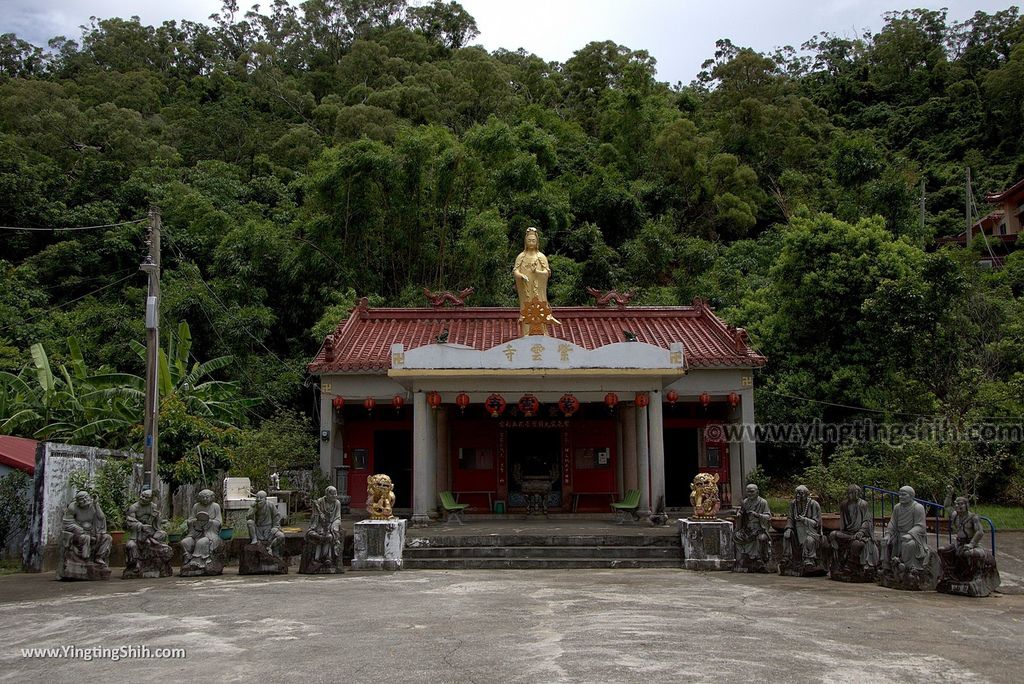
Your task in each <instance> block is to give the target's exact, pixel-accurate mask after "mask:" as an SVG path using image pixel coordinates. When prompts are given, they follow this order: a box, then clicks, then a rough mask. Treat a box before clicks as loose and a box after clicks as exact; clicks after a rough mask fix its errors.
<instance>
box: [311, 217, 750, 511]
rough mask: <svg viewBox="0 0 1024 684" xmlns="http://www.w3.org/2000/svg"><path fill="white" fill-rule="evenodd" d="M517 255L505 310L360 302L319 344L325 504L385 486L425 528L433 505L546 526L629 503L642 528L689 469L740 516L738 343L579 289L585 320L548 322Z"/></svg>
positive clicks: (548, 313) (542, 280) (718, 329)
mask: <svg viewBox="0 0 1024 684" xmlns="http://www.w3.org/2000/svg"><path fill="white" fill-rule="evenodd" d="M526 246H527V247H526V249H525V250H524V252H523V253H522V254H520V255H519V258H518V259H517V261H516V267H515V270H514V271H513V274H514V277H515V278H516V283H517V290H518V292H519V298H520V304H521V306H520V308H519V309H518V310H517V309H514V308H498V307H467V306H464V305H463V302H462V299H460V298H459V297H458V296H456V295H452V294H450V293H444V294H443V295H442V296H440V297H434V301H433V304H434V305H433V306H432V307H430V308H427V307H424V308H371V307H370V306H369V305H368V303H367V300H366V299H363V300H361V301H360V302H359V304H358V305H357V306H356V307H355V309H354V310H353V311H352V312H351V314H350V315H349V317H348V318H347V319H346V320H344V321H342V322H341V323H340V324H339V325H338V326H337V328H336V329H335V330H334V331H333V332H332V333H331V334H330V335H328V336H327V338H326V340H325V341H324V343H323V345H322V346H321V348H320V350H319V352H318V353H317V355H316V357H315V358H314V359H313V360H312V362H311V363H310V364H309V372H310V373H311V374H312V375H316V376H319V379H320V392H321V394H320V416H321V426H320V427H321V431H320V439H321V442H320V465H321V470H322V471H323V473H324V475H326V476H327V477H329V478H330V479H331V480H332V481H333V482H335V483H336V484H337V486H338V490H339V493H340V494H342V495H343V496H344V495H345V494H347V495H348V496H349V497H351V502H352V508H353V509H355V508H359V507H361V503H362V501H363V500H364V499H365V497H366V481H367V478H368V477H369V476H370V475H372V474H374V473H384V474H387V475H390V476H391V479H392V480H393V482H394V484H395V494H396V497H397V498H396V502H395V509H396V511H398V512H400V513H405V514H411V516H412V520H413V522H426V521H427V520H428V519H429V518H430V517H433V516H436V512H437V508H438V500H439V494H440V492H443V491H450V492H452V494H453V495H454V496H455V497H456V498H457V499H458V500H459V501H460V502H462V503H468V504H470V505H471V506H472V508H471V509H470V510H469V511H468V514H469V515H472V514H473V513H502V512H516V511H525V510H527V509H528V507H530V506H531V504H533V505H534V507H536V506H535V504H536V503H537V501H538V498H539V499H540V500H541V503H542V505H543V508H544V509H545V510H546V511H548V512H565V513H569V512H598V511H599V512H609V511H610V508H609V504H610V503H611V502H612V501H618V500H620V499H621V498H622V497H623V495H624V494H625V493H626V492H628V491H629V490H631V489H639V490H640V506H639V511H638V512H639V513H640V514H645V513H649V512H650V511H652V510H659V509H662V508H668V509H671V508H680V507H686V506H689V494H690V486H689V485H690V482H691V481H692V479H693V476H694V475H695V474H696V473H697V472H698V471H704V472H711V473H717V474H718V475H719V486H720V488H721V497H722V499H723V501H724V502H726V503H728V502H730V501H739V500H740V498H741V491H742V487H743V479H744V475H745V474H746V473H748V472H750V471H751V470H753V468H754V467H755V466H756V465H757V455H756V453H755V448H754V447H755V445H754V436H753V434H752V427H753V425H754V379H753V372H754V370H755V369H757V368H759V367H761V366H763V365H764V364H765V362H766V359H765V357H764V356H762V355H761V354H759V353H758V352H757V351H755V350H754V349H752V348H751V346H750V343H749V341H748V339H747V336H746V333H745V331H744V330H743V329H741V328H732V327H730V326H728V325H726V324H725V323H724V322H723V321H722V320H721V319H720V318H718V317H717V316H716V315H715V314H714V312H713V311H712V310H711V308H710V307H709V306H708V305H707V303H706V302H704V301H703V300H700V299H697V300H694V302H693V305H692V306H679V307H640V306H637V307H633V306H628V304H627V301H628V297H622V296H621V295H617V294H616V293H614V292H613V293H608V294H606V295H603V296H602V295H601V293H597V292H592V294H594V295H595V300H596V301H595V305H594V306H589V307H564V308H556V309H552V308H551V307H550V306H549V305H548V303H547V296H546V292H545V290H546V284H547V275H548V273H549V272H550V271H549V268H548V265H547V261H546V259H545V258H544V256H543V254H541V253H540V252H539V251H538V250H537V238H536V235H535V232H534V235H531V234H530V232H529V231H528V232H527V238H526ZM463 294H465V293H463ZM601 304H604V305H603V306H601ZM730 425H735V426H741V425H742V426H747V427H748V428H749V429H747V430H735V429H729V428H730Z"/></svg>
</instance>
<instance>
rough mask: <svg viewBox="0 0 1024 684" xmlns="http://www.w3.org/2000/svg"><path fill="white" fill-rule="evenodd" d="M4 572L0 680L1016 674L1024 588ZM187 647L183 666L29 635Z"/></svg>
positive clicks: (767, 579)
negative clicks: (74, 656)
mask: <svg viewBox="0 0 1024 684" xmlns="http://www.w3.org/2000/svg"><path fill="white" fill-rule="evenodd" d="M230 573H231V571H229V573H228V574H225V575H224V576H222V577H215V578H205V579H179V578H168V579H164V580H137V581H132V582H128V581H121V580H111V581H109V582H103V583H100V582H93V583H64V582H56V581H53V575H52V574H42V575H12V576H8V577H0V615H3V623H2V624H3V626H4V627H5V629H3V630H0V682H27V681H48V682H65V681H73V682H77V683H81V682H94V681H116V680H122V681H124V680H133V681H134V680H148V679H151V678H152V679H156V678H158V677H159V678H160V680H162V681H174V682H189V681H227V682H235V681H250V682H279V681H328V680H330V681H346V682H347V681H352V682H363V681H371V680H373V681H377V682H383V683H387V682H421V681H433V682H492V681H509V682H575V681H586V682H606V681H607V682H684V681H724V682H733V681H743V682H749V681H758V680H763V681H809V682H810V681H822V682H840V681H842V682H846V681H881V680H888V679H893V680H895V679H900V680H906V681H920V682H937V681H938V682H953V681H956V682H1017V681H1020V680H1021V676H1020V667H1021V662H1022V660H1021V656H1022V654H1024V596H1020V595H996V596H993V597H990V598H986V599H969V598H961V597H953V596H945V595H940V594H936V593H910V592H899V591H895V590H889V589H882V588H880V587H876V586H874V585H847V584H841V583H838V582H831V581H829V580H827V579H825V578H815V579H799V578H788V577H777V576H768V575H735V574H732V573H727V572H721V573H696V572H687V571H684V570H637V571H634V570H592V571H564V570H563V571H547V570H533V571H531V570H524V571H514V570H504V571H482V570H475V571H471V570H467V571H453V572H445V571H426V570H421V571H404V572H398V573H369V572H349V573H346V574H345V575H342V576H335V577H305V576H297V575H288V576H285V577H266V578H259V577H239V576H237V575H234V574H230ZM67 645H77V646H79V647H85V646H92V645H103V646H108V647H119V646H127V645H145V646H148V647H149V648H151V649H153V648H163V647H183V648H185V649H187V658H186V659H184V660H122V661H118V662H111V661H109V660H94V661H92V662H84V661H81V660H56V659H28V658H24V657H22V656H21V654H20V649H22V648H27V647H46V646H67Z"/></svg>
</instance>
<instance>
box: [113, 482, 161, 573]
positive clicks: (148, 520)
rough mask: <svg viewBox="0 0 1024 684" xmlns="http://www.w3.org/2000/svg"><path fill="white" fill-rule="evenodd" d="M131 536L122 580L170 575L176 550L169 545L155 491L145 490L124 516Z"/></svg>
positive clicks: (126, 547)
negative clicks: (154, 495) (161, 524)
mask: <svg viewBox="0 0 1024 684" xmlns="http://www.w3.org/2000/svg"><path fill="white" fill-rule="evenodd" d="M125 524H126V525H127V526H128V533H129V539H128V543H127V544H125V546H124V555H125V566H124V572H123V573H121V579H138V578H140V577H170V576H171V575H173V574H174V572H173V571H172V570H171V556H172V555H174V550H173V549H172V548H171V547H170V545H169V544H167V533H166V532H165V531H164V530H162V529H161V528H160V509H159V508H158V507H157V505H156V504H154V503H153V492H152V490H149V489H144V490H142V493H141V494H139V500H138V501H136V502H135V503H133V504H132V505H131V506H129V507H128V513H127V514H126V515H125Z"/></svg>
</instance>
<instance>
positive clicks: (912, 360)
mask: <svg viewBox="0 0 1024 684" xmlns="http://www.w3.org/2000/svg"><path fill="white" fill-rule="evenodd" d="M211 19H212V21H211V23H209V24H198V23H192V22H188V21H182V22H166V23H164V24H163V25H161V26H157V27H153V26H145V25H142V24H140V22H139V21H138V20H137V19H116V18H115V19H102V20H94V21H93V23H92V24H91V25H90V26H88V27H86V29H85V30H84V32H83V34H82V36H81V38H80V40H77V41H76V40H71V39H68V38H66V37H57V38H54V39H53V40H51V41H50V42H49V44H48V45H47V46H36V45H31V44H29V43H27V42H25V41H24V40H22V39H20V38H18V37H17V36H15V35H12V34H6V35H3V36H0V225H3V226H10V227H37V228H56V229H60V228H68V227H78V226H91V225H104V224H118V223H122V222H126V221H134V220H136V219H140V218H141V219H144V218H145V217H146V213H147V211H148V209H149V207H150V206H151V205H155V206H158V207H159V208H160V211H161V214H162V220H163V264H162V266H163V279H162V282H163V285H162V287H163V301H162V311H161V319H162V321H163V327H162V335H163V337H164V346H165V347H166V348H167V354H166V360H167V363H166V364H165V366H166V368H165V377H163V378H162V383H163V386H164V388H165V396H166V397H167V398H166V399H165V400H164V406H163V407H162V412H163V415H164V425H165V427H164V428H163V430H164V433H163V435H162V439H163V445H162V458H163V459H164V460H166V461H168V464H167V466H166V467H167V468H168V469H169V470H168V472H169V473H171V475H172V476H173V477H175V478H177V479H181V480H185V479H188V478H189V477H192V476H193V475H194V472H195V464H194V463H192V462H191V461H190V459H191V456H190V454H191V453H192V450H193V448H194V446H195V444H197V443H202V444H203V445H205V447H206V448H205V450H206V451H207V452H208V453H210V454H212V455H213V456H218V457H220V458H222V459H225V460H227V459H232V458H235V459H245V458H248V459H256V460H258V458H259V454H258V453H256V452H258V451H259V449H260V445H263V444H266V443H268V440H269V439H270V438H269V437H268V435H278V436H279V437H281V435H284V436H283V437H281V439H286V438H289V437H295V436H296V435H298V437H297V438H301V439H304V437H302V435H304V434H306V433H307V432H308V430H309V425H310V424H311V423H310V419H311V418H312V419H313V420H315V402H316V396H315V392H314V389H313V388H311V387H310V386H309V382H308V379H307V378H306V377H305V372H304V367H305V364H306V363H307V362H308V360H309V359H310V358H311V356H312V354H313V353H315V351H316V349H317V347H318V345H319V344H320V342H321V341H322V339H323V336H324V335H325V333H326V332H327V331H328V330H329V329H330V328H332V327H333V326H334V325H335V324H336V323H337V322H338V321H339V320H340V319H341V318H343V317H344V315H345V314H346V312H347V310H348V309H349V308H350V307H351V306H352V304H353V303H354V301H355V299H356V297H357V296H364V295H366V296H370V298H371V302H373V303H377V304H392V305H404V306H421V305H425V301H424V300H423V298H422V294H421V290H422V287H423V286H428V287H430V288H432V289H451V290H456V289H461V288H464V287H469V286H472V287H474V288H475V289H476V293H475V294H474V296H473V300H472V303H474V304H477V305H510V304H513V303H514V302H515V292H514V289H513V284H512V280H511V279H510V278H509V277H506V275H504V274H507V272H508V270H509V265H510V264H511V262H512V259H513V256H514V254H515V253H516V252H517V251H518V250H519V249H520V244H521V239H522V238H521V236H522V232H523V228H525V227H526V226H528V225H535V226H538V227H539V229H540V231H541V235H542V239H543V248H544V251H545V252H546V253H547V254H548V256H549V258H550V261H551V264H552V269H553V273H554V275H553V278H552V284H551V293H550V294H551V299H552V301H553V303H554V304H555V305H556V306H558V305H576V304H584V303H586V302H587V301H588V298H587V295H586V292H585V287H586V286H593V287H597V288H610V287H615V288H619V289H631V290H634V291H635V292H636V293H637V295H636V299H635V300H634V302H637V303H640V304H688V303H690V301H691V300H692V298H693V297H695V296H701V297H705V298H707V299H708V300H710V302H711V303H712V305H713V306H714V307H715V309H716V311H717V312H718V313H719V314H720V315H721V316H723V317H724V318H725V319H727V320H728V321H729V322H730V323H732V324H735V325H742V326H744V327H745V328H746V329H747V330H748V331H749V333H750V334H751V336H752V339H753V341H754V343H755V345H756V346H757V347H758V348H759V350H760V351H762V352H763V353H764V354H766V355H767V356H768V357H769V359H770V363H769V365H768V366H767V368H766V369H765V370H764V371H762V372H761V373H759V375H758V378H757V382H758V389H757V406H758V419H759V421H763V422H793V421H801V422H803V421H812V420H815V419H818V420H822V421H826V422H837V421H855V420H863V419H871V420H872V421H874V422H876V423H885V422H910V421H916V420H918V419H923V418H930V417H937V418H941V419H944V420H947V421H949V422H950V423H951V424H955V425H965V424H970V423H972V422H978V421H983V420H991V419H992V418H1013V417H1019V416H1022V415H1024V298H1022V297H1024V251H1018V252H1015V253H1013V254H1011V255H1010V256H1009V258H1008V259H1007V260H1006V263H1005V266H1004V268H1001V269H997V270H985V269H979V268H978V266H977V260H978V256H979V254H980V253H981V252H982V251H983V250H985V246H984V245H983V244H974V245H972V246H971V247H970V248H968V249H958V248H953V247H945V248H941V249H939V248H938V247H937V245H936V238H937V237H941V236H945V235H952V234H955V233H957V232H959V231H962V230H963V229H964V213H965V212H964V202H965V200H964V177H965V169H966V168H967V167H968V166H969V167H970V168H971V169H972V171H973V173H974V181H975V188H976V189H977V193H978V195H979V198H980V196H981V195H983V194H984V193H986V192H993V191H997V190H1000V189H1002V188H1004V187H1007V186H1009V185H1010V184H1012V183H1013V182H1015V181H1016V180H1018V179H1020V178H1021V177H1024V19H1022V18H1021V17H1020V15H1019V12H1018V9H1017V8H1016V7H1010V8H1008V9H1007V10H1005V11H1001V12H997V13H994V14H986V13H983V12H978V13H976V14H975V15H974V16H973V17H971V18H969V19H967V20H966V21H962V22H954V21H951V20H949V19H947V16H946V12H945V11H930V10H909V11H901V12H893V13H890V14H888V15H886V17H885V23H884V26H883V28H882V29H881V30H880V31H878V32H877V33H874V34H871V33H867V34H865V35H863V36H861V37H859V38H856V39H850V38H846V37H840V36H835V35H829V34H820V35H818V36H814V37H809V40H808V41H807V43H806V44H804V45H803V46H801V47H800V48H799V49H793V48H782V49H779V50H777V51H775V52H773V53H772V54H762V53H758V52H755V51H752V50H750V49H745V48H743V47H740V46H736V45H734V44H732V43H731V42H730V41H729V40H724V39H723V40H720V41H719V42H718V43H717V46H718V49H717V50H716V52H715V54H714V55H710V56H709V57H710V59H708V61H707V62H706V63H705V64H704V67H703V71H702V73H701V74H700V76H699V77H698V78H697V79H696V80H695V81H694V82H693V83H691V84H689V85H682V84H677V85H675V86H672V85H669V84H666V83H663V82H659V81H658V80H657V78H656V76H655V74H656V72H655V66H656V63H655V59H654V58H653V57H652V56H651V55H650V54H648V53H647V52H646V51H644V50H642V49H633V48H630V47H626V46H623V45H617V44H615V43H612V42H592V43H590V44H588V45H585V46H582V47H580V49H579V50H577V51H576V52H575V54H574V55H573V57H572V58H570V59H568V60H567V61H566V62H564V63H553V62H547V61H545V60H543V59H541V58H539V57H537V56H535V55H532V54H528V53H525V52H509V51H505V50H498V51H495V52H491V53H489V52H487V51H486V50H484V49H482V48H480V47H476V46H474V45H473V39H474V38H475V36H476V35H477V30H476V26H475V22H474V20H473V18H472V17H471V16H470V15H469V14H467V13H466V11H465V10H464V9H463V8H462V7H461V6H460V5H458V4H457V3H454V2H450V3H446V2H441V1H440V0H435V1H434V2H433V3H432V4H428V5H424V6H422V7H411V6H407V3H406V2H405V0H307V1H306V2H304V3H302V4H301V5H300V6H299V7H295V6H292V5H290V4H288V3H287V2H285V1H284V0H275V1H274V2H272V3H270V7H269V8H267V9H266V10H265V11H250V12H248V13H244V14H243V13H242V12H241V11H240V10H239V8H238V6H237V2H236V1H235V0H227V1H226V2H225V3H224V8H223V11H222V12H221V13H220V14H219V15H217V16H215V17H212V18H211ZM637 47H641V46H637ZM922 184H923V187H924V190H925V198H926V201H925V211H924V213H923V215H922V213H921V211H920V193H921V187H922ZM980 206H981V211H982V212H983V213H984V211H985V205H984V203H983V201H982V202H980ZM145 238H146V223H145V222H144V221H143V222H135V223H125V224H123V225H116V226H112V227H109V228H100V229H94V230H82V231H63V232H62V231H53V230H36V231H12V230H0V371H2V373H3V374H2V375H0V431H5V432H10V433H13V434H22V435H26V436H32V435H38V436H54V437H62V438H70V439H77V440H81V439H83V438H87V439H89V440H91V441H93V442H101V443H104V444H107V445H110V446H118V447H131V446H137V445H138V443H139V438H140V431H139V429H138V427H137V425H136V423H137V421H136V420H135V419H134V418H133V416H136V415H141V412H138V413H133V412H135V411H138V405H139V396H140V395H139V392H138V382H137V380H138V378H137V376H138V375H139V374H141V372H142V360H141V357H140V356H139V354H138V350H137V348H136V347H137V343H138V342H142V341H144V329H143V320H142V311H143V301H144V297H145V276H144V274H142V273H140V272H139V271H138V266H139V263H140V261H141V260H142V257H143V255H144V253H145V249H146V248H145ZM979 242H980V241H979ZM179 321H187V323H188V325H187V326H180V327H179V326H178V325H177V323H178V322H179ZM133 343H135V344H133ZM183 349H184V352H183V351H182V350H183ZM211 357H212V358H213V359H214V361H213V362H207V363H205V364H202V365H198V364H199V360H200V359H209V358H211ZM90 368H92V369H95V370H90ZM203 378H206V380H205V382H201V381H200V380H202V379H203ZM250 399H251V400H250ZM301 439H299V441H301ZM246 445H247V446H246ZM312 448H313V447H310V451H312ZM239 454H242V455H239ZM760 458H761V460H762V461H763V463H764V464H765V468H766V470H767V472H768V475H774V476H777V477H786V476H792V475H795V474H798V473H801V472H802V471H803V474H804V476H805V477H807V478H809V480H810V481H812V482H814V483H815V486H816V488H817V489H819V490H825V489H830V488H834V487H836V486H837V483H845V479H846V478H856V479H859V480H860V481H864V482H867V481H871V480H874V481H878V482H880V483H881V484H885V485H890V486H891V485H898V484H902V483H903V482H904V481H912V482H913V483H914V484H915V485H917V486H918V487H919V491H922V492H923V493H925V494H930V495H933V496H939V495H941V492H942V491H943V490H944V486H945V484H946V483H947V482H949V481H951V480H952V481H954V482H955V484H956V486H957V487H958V488H959V489H964V490H967V491H971V492H978V493H979V494H981V495H982V496H984V497H987V498H1000V499H1003V500H1007V501H1018V502H1021V501H1024V452H1022V449H1021V445H1020V444H1019V443H1016V444H1015V443H991V442H990V443H985V442H950V443H942V442H938V443H937V442H931V441H923V440H907V441H905V442H903V443H900V444H880V443H862V444H853V445H846V446H836V445H830V444H824V445H821V446H820V447H800V448H796V447H794V446H792V445H785V444H762V445H761V446H760ZM805 468H806V469H807V470H806V471H804V469H805Z"/></svg>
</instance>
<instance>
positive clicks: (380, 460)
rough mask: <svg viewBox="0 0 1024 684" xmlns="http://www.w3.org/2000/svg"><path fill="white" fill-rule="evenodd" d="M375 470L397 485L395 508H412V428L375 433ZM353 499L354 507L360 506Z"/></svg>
mask: <svg viewBox="0 0 1024 684" xmlns="http://www.w3.org/2000/svg"><path fill="white" fill-rule="evenodd" d="M373 472H375V473H381V474H383V475H387V476H389V477H390V478H391V482H392V484H394V485H395V508H412V430H377V431H376V432H375V433H374V435H373ZM358 503H359V502H358V501H353V506H352V508H353V509H355V508H359V506H357V505H356V504H358Z"/></svg>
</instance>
